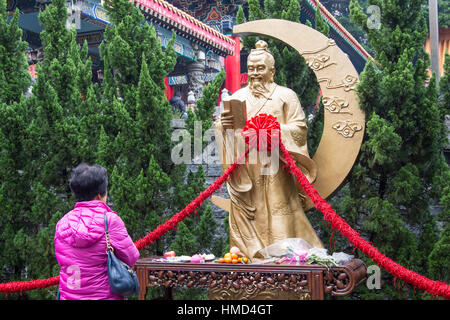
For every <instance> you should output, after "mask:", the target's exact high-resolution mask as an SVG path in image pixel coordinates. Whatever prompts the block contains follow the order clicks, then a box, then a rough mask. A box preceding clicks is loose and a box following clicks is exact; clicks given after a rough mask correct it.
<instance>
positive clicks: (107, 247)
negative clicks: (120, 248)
mask: <svg viewBox="0 0 450 320" xmlns="http://www.w3.org/2000/svg"><path fill="white" fill-rule="evenodd" d="M104 219H105V238H106V253H108V251H112V252H114V248H113V247H112V246H111V242H110V241H109V232H108V220H107V219H106V213H105V214H104Z"/></svg>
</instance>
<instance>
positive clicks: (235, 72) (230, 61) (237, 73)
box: [225, 37, 241, 93]
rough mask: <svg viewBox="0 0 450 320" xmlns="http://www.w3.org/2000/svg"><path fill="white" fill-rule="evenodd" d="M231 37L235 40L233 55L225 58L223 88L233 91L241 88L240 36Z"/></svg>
mask: <svg viewBox="0 0 450 320" xmlns="http://www.w3.org/2000/svg"><path fill="white" fill-rule="evenodd" d="M232 39H233V40H234V41H235V46H234V55H232V56H227V57H226V58H225V74H226V76H225V88H227V89H228V90H229V91H231V92H232V93H235V92H236V91H237V90H239V89H240V88H241V38H239V37H232Z"/></svg>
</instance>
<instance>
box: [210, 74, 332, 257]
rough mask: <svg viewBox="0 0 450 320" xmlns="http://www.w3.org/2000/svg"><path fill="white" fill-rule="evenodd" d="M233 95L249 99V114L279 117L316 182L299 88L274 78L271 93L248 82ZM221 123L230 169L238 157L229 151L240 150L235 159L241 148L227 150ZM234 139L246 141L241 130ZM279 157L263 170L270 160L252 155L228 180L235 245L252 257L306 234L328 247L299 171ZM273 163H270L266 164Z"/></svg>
mask: <svg viewBox="0 0 450 320" xmlns="http://www.w3.org/2000/svg"><path fill="white" fill-rule="evenodd" d="M232 98H238V99H240V100H245V101H246V105H247V119H250V118H252V117H254V116H255V115H257V114H261V113H265V114H271V115H273V116H274V117H276V118H277V121H278V122H279V123H280V126H281V140H282V142H283V144H284V145H285V147H286V149H287V150H288V151H289V152H290V153H291V155H292V157H293V158H294V159H295V161H296V163H297V164H298V166H299V168H300V169H301V170H302V172H303V174H305V175H306V177H307V178H308V180H309V181H310V182H311V183H312V182H313V181H314V180H315V178H316V174H317V171H316V165H315V163H314V161H313V160H312V159H311V158H310V157H309V154H308V148H307V141H306V136H307V131H308V128H307V125H306V119H305V114H304V112H303V109H302V107H301V105H300V102H299V100H298V98H297V95H296V94H295V92H294V91H292V90H291V89H289V88H286V87H282V86H278V85H276V84H275V83H272V84H271V86H270V96H269V98H268V99H267V98H264V97H261V98H256V97H255V96H253V95H252V94H251V92H250V90H249V88H248V87H245V88H242V89H240V90H238V91H236V92H235V93H234V94H233V96H232ZM215 129H216V135H218V134H221V135H222V136H221V137H220V139H217V141H218V142H219V141H220V143H218V144H219V154H220V157H221V160H222V167H223V170H226V169H227V168H228V167H229V166H230V164H231V163H232V162H230V161H228V163H227V161H226V159H227V153H230V152H234V153H233V159H234V160H236V158H237V157H238V156H239V154H236V153H237V152H236V150H234V151H233V150H227V144H226V143H225V142H226V133H225V131H224V129H223V127H222V125H221V122H220V120H218V121H216V123H215ZM216 138H217V137H216ZM234 139H235V145H239V144H240V145H241V146H242V144H243V143H244V140H243V138H242V137H241V135H240V132H236V133H235V134H234ZM236 148H237V147H235V149H236ZM240 150H242V149H240ZM255 152H256V151H255ZM228 159H230V158H228ZM247 160H248V159H247ZM276 161H279V163H278V164H279V166H278V170H277V171H276V172H273V173H272V174H269V175H267V174H265V175H263V174H261V172H262V171H261V169H262V167H263V166H264V165H263V164H262V162H261V161H260V158H259V157H257V161H256V163H255V161H253V162H251V161H250V162H249V161H247V162H246V164H242V165H240V166H239V167H238V168H237V170H236V171H235V172H234V173H233V174H232V175H231V177H230V179H229V180H228V182H227V190H228V194H229V195H230V199H231V211H230V216H229V226H230V246H237V247H238V248H240V250H241V252H242V253H244V254H245V255H246V256H247V257H249V258H250V259H251V260H255V259H258V258H262V257H261V256H260V255H257V251H258V250H260V249H263V248H265V247H267V246H268V245H270V244H272V243H274V242H276V241H279V240H282V239H286V238H302V239H304V240H306V241H308V242H309V243H310V244H311V246H313V247H320V248H323V245H322V242H321V241H320V239H319V237H318V236H317V234H316V232H315V231H314V229H313V228H312V226H311V224H310V222H309V220H308V219H307V217H306V215H305V212H304V209H303V198H304V196H303V195H302V194H301V193H300V191H301V190H299V189H298V183H297V181H296V179H295V177H294V176H293V175H291V174H290V173H289V172H288V171H287V169H286V168H284V159H282V157H281V155H280V157H278V158H277V160H276ZM267 166H270V164H269V165H267V164H266V165H265V167H267Z"/></svg>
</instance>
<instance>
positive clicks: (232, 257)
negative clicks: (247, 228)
mask: <svg viewBox="0 0 450 320" xmlns="http://www.w3.org/2000/svg"><path fill="white" fill-rule="evenodd" d="M231 259H239V256H238V255H237V254H236V253H232V254H231Z"/></svg>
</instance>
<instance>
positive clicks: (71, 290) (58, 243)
mask: <svg viewBox="0 0 450 320" xmlns="http://www.w3.org/2000/svg"><path fill="white" fill-rule="evenodd" d="M105 213H106V217H107V221H108V228H109V236H110V242H111V245H112V246H113V247H114V253H115V255H116V256H117V257H118V258H119V259H120V260H122V261H123V262H125V263H126V264H128V265H129V266H134V264H135V263H136V261H137V259H138V258H139V251H138V249H137V248H136V246H135V245H134V243H133V241H132V240H131V238H130V236H129V235H128V232H127V229H126V228H125V224H124V223H123V221H122V219H120V217H119V216H118V215H117V213H116V212H114V211H112V210H111V209H110V208H109V207H108V206H107V205H106V204H104V203H103V202H102V201H98V200H93V201H83V202H78V203H76V204H75V207H74V209H73V210H72V211H70V212H68V213H67V214H66V215H65V216H64V217H62V218H61V220H59V221H58V224H57V225H56V233H55V255H56V260H57V261H58V264H59V266H60V267H61V269H60V273H59V276H60V277H59V291H60V299H61V300H121V299H123V297H121V296H118V295H115V294H113V293H112V292H111V289H110V286H109V283H108V274H107V272H106V260H107V255H106V240H105V222H104V214H105Z"/></svg>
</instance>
